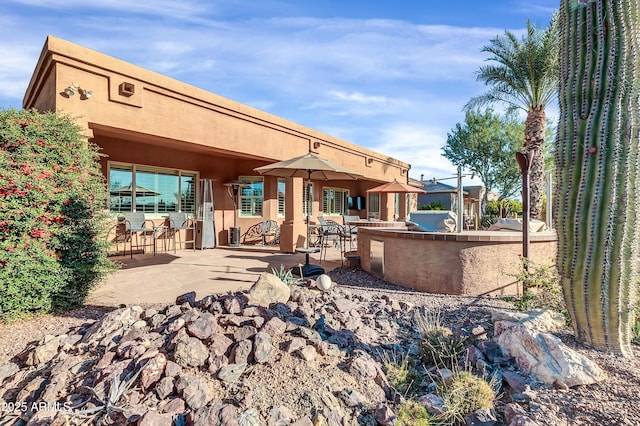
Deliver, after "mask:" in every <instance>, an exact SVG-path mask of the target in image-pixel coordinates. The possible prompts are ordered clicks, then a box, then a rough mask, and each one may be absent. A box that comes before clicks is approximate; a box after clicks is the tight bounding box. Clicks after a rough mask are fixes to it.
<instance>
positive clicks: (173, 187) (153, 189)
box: [109, 164, 197, 214]
mask: <svg viewBox="0 0 640 426" xmlns="http://www.w3.org/2000/svg"><path fill="white" fill-rule="evenodd" d="M196 179H197V176H196V173H194V172H187V171H182V170H174V169H160V168H154V167H149V166H141V165H135V164H131V165H123V164H109V194H110V197H109V210H110V211H111V212H116V213H120V212H130V211H137V212H144V213H150V214H162V213H167V212H185V213H195V204H196V197H195V182H196Z"/></svg>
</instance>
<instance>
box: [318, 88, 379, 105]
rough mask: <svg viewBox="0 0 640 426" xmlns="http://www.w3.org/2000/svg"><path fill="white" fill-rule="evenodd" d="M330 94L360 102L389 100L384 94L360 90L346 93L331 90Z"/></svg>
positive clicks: (377, 102)
mask: <svg viewBox="0 0 640 426" xmlns="http://www.w3.org/2000/svg"><path fill="white" fill-rule="evenodd" d="M329 95H331V96H334V97H336V98H337V99H339V100H341V101H352V102H356V103H360V104H386V103H388V102H389V100H388V99H387V98H385V97H384V96H370V95H365V94H363V93H359V92H351V93H346V92H343V91H341V90H330V91H329Z"/></svg>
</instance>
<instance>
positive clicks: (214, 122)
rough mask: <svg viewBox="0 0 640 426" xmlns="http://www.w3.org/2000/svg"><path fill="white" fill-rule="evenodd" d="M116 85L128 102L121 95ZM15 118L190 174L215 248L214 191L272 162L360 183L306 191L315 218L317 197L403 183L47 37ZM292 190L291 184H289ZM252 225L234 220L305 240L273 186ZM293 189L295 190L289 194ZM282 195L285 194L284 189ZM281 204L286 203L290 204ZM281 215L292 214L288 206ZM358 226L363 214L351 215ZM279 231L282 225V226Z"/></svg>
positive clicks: (199, 94) (319, 141)
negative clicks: (60, 123)
mask: <svg viewBox="0 0 640 426" xmlns="http://www.w3.org/2000/svg"><path fill="white" fill-rule="evenodd" d="M74 83H75V84H76V85H78V86H79V87H81V88H83V89H85V90H91V91H92V92H93V94H92V96H91V97H90V98H89V99H87V98H83V97H82V96H80V94H79V93H76V95H74V96H66V95H65V94H64V89H65V88H66V87H68V86H70V85H71V84H74ZM123 83H126V84H128V85H130V86H131V87H133V94H131V95H127V94H126V93H123V92H122V91H121V85H122V84H123ZM23 107H24V108H37V109H38V110H40V111H56V112H64V113H69V114H71V115H72V116H74V117H77V119H78V122H79V123H80V125H82V126H83V127H84V128H86V129H87V135H88V136H89V137H90V138H91V139H92V141H93V142H95V143H96V144H98V145H99V146H100V147H101V148H102V150H103V153H104V154H105V155H107V157H105V159H104V160H103V162H102V167H103V170H104V171H105V174H106V171H107V161H119V162H125V163H135V164H141V165H148V166H156V167H173V168H178V169H183V170H192V171H196V172H198V173H199V176H200V178H208V179H213V180H214V202H215V208H216V217H215V219H216V229H217V231H218V233H219V237H218V240H219V241H220V242H221V243H224V242H225V240H226V235H227V230H228V228H229V227H230V226H232V223H233V207H232V206H233V204H232V202H231V199H230V198H229V197H228V195H227V193H226V188H225V187H223V186H222V183H223V182H225V181H230V180H235V179H237V178H238V177H239V176H257V175H258V174H257V173H256V172H255V171H254V170H253V169H254V168H256V167H259V166H263V165H266V164H269V163H272V162H275V161H280V160H284V159H288V158H291V157H294V156H298V155H303V154H305V153H306V152H307V151H308V150H309V147H311V148H312V149H313V150H314V151H315V152H317V153H318V154H319V155H320V156H321V157H323V158H326V159H328V160H330V161H333V162H335V163H337V164H339V165H341V166H343V167H346V168H348V169H350V170H352V171H354V172H355V173H358V174H360V175H361V176H362V178H361V179H359V180H358V181H356V182H348V181H344V182H343V181H329V182H316V183H314V200H315V203H314V211H315V212H316V214H317V212H320V211H321V208H320V207H321V206H320V200H321V198H322V197H321V195H322V188H323V187H325V186H329V187H338V188H344V189H348V190H349V191H350V194H351V195H353V196H365V195H366V190H367V189H369V188H371V187H373V186H376V185H378V184H379V183H381V182H387V181H391V180H393V179H397V180H399V181H403V182H406V180H407V176H408V172H409V168H410V165H409V164H407V163H404V162H401V161H399V160H396V159H394V158H391V157H389V156H388V155H385V154H383V153H378V152H375V151H372V150H369V149H366V148H363V147H360V146H357V145H355V144H352V143H349V142H347V141H344V140H340V139H337V138H334V137H332V136H330V135H326V134H324V133H321V132H318V131H316V130H313V129H310V128H306V127H304V126H301V125H299V124H297V123H293V122H291V121H288V120H285V119H283V118H280V117H277V116H274V115H272V114H269V113H267V112H264V111H260V110H258V109H255V108H252V107H249V106H247V105H243V104H241V103H238V102H235V101H232V100H230V99H226V98H223V97H221V96H218V95H216V94H213V93H210V92H207V91H205V90H202V89H199V88H197V87H194V86H190V85H188V84H185V83H183V82H180V81H177V80H174V79H171V78H169V77H166V76H163V75H161V74H158V73H154V72H152V71H149V70H146V69H144V68H141V67H138V66H136V65H133V64H129V63H127V62H124V61H121V60H118V59H116V58H113V57H110V56H108V55H104V54H102V53H100V52H96V51H94V50H91V49H87V48H85V47H82V46H79V45H77V44H74V43H71V42H68V41H66V40H62V39H59V38H56V37H52V36H49V37H48V38H47V40H46V43H45V45H44V48H43V50H42V53H41V56H40V58H39V61H38V64H37V66H36V69H35V70H34V73H33V76H32V78H31V81H30V83H29V86H28V88H27V91H26V94H25V97H24V100H23ZM297 180H299V181H301V180H300V179H299V178H297ZM264 182H265V200H264V207H265V210H264V211H265V213H264V215H263V217H262V218H248V219H244V218H240V219H239V223H238V225H239V226H240V227H242V228H244V229H246V228H248V226H250V225H251V224H254V223H257V222H259V221H260V220H262V219H276V220H279V221H280V222H281V223H283V224H284V225H285V226H286V227H289V229H288V230H287V232H285V233H284V235H285V238H284V240H285V241H284V242H283V247H282V248H283V250H284V251H292V250H293V249H294V248H295V246H296V245H297V244H298V243H297V242H298V241H299V237H300V236H301V235H303V236H304V235H306V232H305V227H304V223H303V219H304V218H303V217H302V215H300V216H299V217H298V216H297V215H296V216H295V217H292V218H287V220H286V221H285V220H284V218H277V217H276V216H277V202H276V195H277V191H276V185H277V178H271V177H265V178H264ZM299 185H301V182H298V183H297V186H299ZM287 188H290V189H291V190H292V191H293V190H295V188H294V186H292V183H291V182H289V183H288V185H287ZM381 201H382V203H381V205H382V206H383V209H384V210H383V212H382V213H381V216H382V217H383V218H388V217H391V216H392V215H393V203H390V202H387V198H386V197H385V196H383V197H382V199H381ZM289 202H291V203H293V202H296V199H295V198H292V199H291V200H290V201H289ZM287 209H290V210H292V209H293V206H288V207H287ZM359 213H361V214H362V215H363V216H364V215H365V213H364V212H359ZM285 222H286V223H285Z"/></svg>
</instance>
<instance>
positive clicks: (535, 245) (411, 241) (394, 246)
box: [358, 227, 557, 296]
mask: <svg viewBox="0 0 640 426" xmlns="http://www.w3.org/2000/svg"><path fill="white" fill-rule="evenodd" d="M530 241H531V244H530V248H529V259H530V261H531V262H532V263H533V264H534V265H551V264H553V263H555V255H556V246H557V236H556V234H555V232H553V231H545V232H537V233H532V234H531V236H530ZM521 254H522V233H521V232H508V231H507V232H505V231H465V232H462V233H443V232H413V231H404V230H396V229H377V228H370V227H360V228H359V229H358V256H360V264H361V266H362V268H363V269H364V270H365V271H367V272H369V273H371V274H373V275H377V276H379V277H381V278H383V279H384V280H386V281H389V282H391V283H393V284H396V285H400V286H403V287H407V288H412V289H416V290H420V291H424V292H429V293H440V294H452V295H474V296H478V295H496V296H497V295H515V294H520V293H521V292H522V289H521V284H520V283H519V282H518V281H517V280H516V278H515V276H516V275H517V274H518V273H519V271H520V270H521V269H522V261H521Z"/></svg>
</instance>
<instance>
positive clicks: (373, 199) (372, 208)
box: [369, 193, 380, 219]
mask: <svg viewBox="0 0 640 426" xmlns="http://www.w3.org/2000/svg"><path fill="white" fill-rule="evenodd" d="M369 217H373V218H375V219H380V194H377V193H371V194H369Z"/></svg>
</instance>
